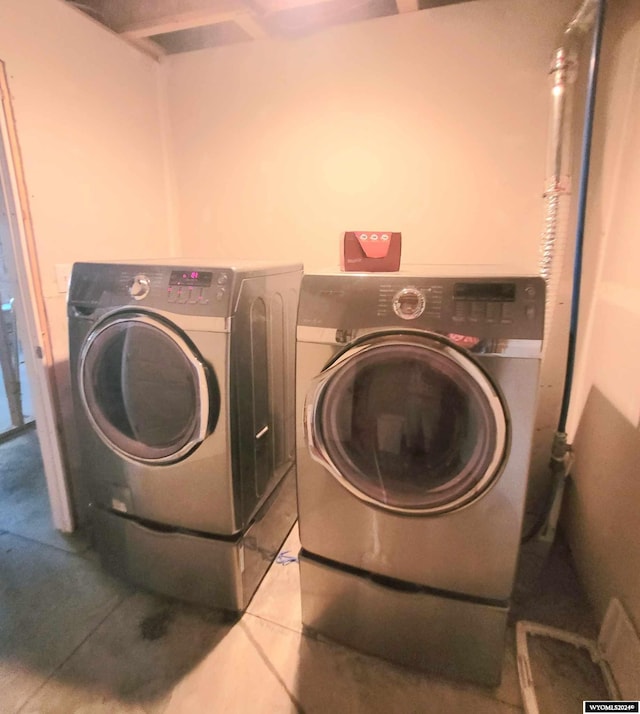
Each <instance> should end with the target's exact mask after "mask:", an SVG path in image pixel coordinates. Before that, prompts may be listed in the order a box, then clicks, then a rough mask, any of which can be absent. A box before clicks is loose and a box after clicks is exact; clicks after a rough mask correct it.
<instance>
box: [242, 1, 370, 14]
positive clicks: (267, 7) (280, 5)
mask: <svg viewBox="0 0 640 714" xmlns="http://www.w3.org/2000/svg"><path fill="white" fill-rule="evenodd" d="M332 1H333V0H252V2H251V4H252V5H254V6H255V7H256V8H258V9H259V10H262V12H264V13H271V12H281V11H282V10H294V9H296V8H299V7H306V6H307V5H322V4H323V3H327V2H332ZM361 4H364V3H361Z"/></svg>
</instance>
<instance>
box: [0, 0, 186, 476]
mask: <svg viewBox="0 0 640 714" xmlns="http://www.w3.org/2000/svg"><path fill="white" fill-rule="evenodd" d="M0 59H1V60H2V61H3V62H4V63H5V66H6V70H7V75H8V79H9V85H10V90H11V95H12V100H13V108H14V112H15V117H16V123H17V132H18V139H19V142H20V149H21V154H22V159H23V163H24V170H25V177H26V182H27V189H28V193H29V202H30V209H31V215H32V218H33V225H34V231H35V240H36V246H37V254H38V260H39V264H40V269H41V274H42V287H43V291H44V295H45V299H46V309H47V315H48V320H49V328H50V330H51V335H52V340H53V351H54V357H55V360H56V375H57V380H58V387H59V392H60V397H61V409H62V413H63V416H64V419H63V426H64V429H65V432H66V434H67V439H68V440H69V441H70V442H71V443H72V442H73V427H72V415H71V404H70V394H69V378H68V373H67V369H68V368H67V359H68V346H67V320H66V314H65V298H66V295H65V294H64V293H60V292H59V291H58V287H57V284H56V272H55V265H56V264H58V263H59V264H65V263H72V262H73V261H75V260H91V259H123V258H126V257H147V256H150V255H151V256H156V255H163V254H165V255H166V254H169V253H170V252H171V251H173V250H175V246H174V243H173V239H172V236H171V234H170V229H169V226H170V220H169V218H170V214H169V206H170V203H169V201H168V194H167V183H166V173H165V163H166V151H165V148H166V144H165V143H164V140H163V133H162V124H161V112H160V96H161V95H160V91H159V82H160V72H159V67H158V65H157V64H156V63H155V62H154V61H152V60H151V59H150V58H148V57H146V56H144V55H142V54H140V53H139V52H137V51H136V50H134V49H133V48H131V47H129V46H128V45H126V44H125V43H124V42H123V41H122V40H120V39H119V38H117V37H116V36H115V35H113V34H112V33H110V32H109V31H107V30H105V29H104V28H103V27H101V26H99V25H98V24H97V23H94V22H93V21H92V20H90V19H88V18H87V17H86V16H85V15H83V14H82V13H81V12H79V11H77V10H75V9H73V8H71V7H70V6H69V5H67V4H65V3H64V2H62V1H61V0H29V2H24V0H2V2H1V3H0ZM76 453H77V450H75V449H73V448H71V449H70V450H69V457H70V459H71V463H72V466H74V465H76V461H77V460H76Z"/></svg>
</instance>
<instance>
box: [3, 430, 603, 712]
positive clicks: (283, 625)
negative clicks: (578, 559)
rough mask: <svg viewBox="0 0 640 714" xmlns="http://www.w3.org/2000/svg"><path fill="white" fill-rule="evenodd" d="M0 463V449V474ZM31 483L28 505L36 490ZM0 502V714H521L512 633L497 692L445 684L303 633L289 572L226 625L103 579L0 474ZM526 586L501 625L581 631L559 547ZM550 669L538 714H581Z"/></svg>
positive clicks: (272, 573)
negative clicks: (520, 622)
mask: <svg viewBox="0 0 640 714" xmlns="http://www.w3.org/2000/svg"><path fill="white" fill-rule="evenodd" d="M23 438H25V437H20V439H23ZM2 448H3V447H2V446H0V450H1V449H2ZM5 457H6V453H5V452H2V451H0V463H2V464H5V463H6V458H5ZM32 466H33V472H34V473H35V474H37V473H38V471H37V469H38V466H37V463H36V464H35V465H32ZM34 473H32V474H30V476H31V481H30V483H31V486H30V488H31V489H32V490H33V492H34V499H36V501H37V500H38V499H41V498H42V494H41V493H40V495H38V490H40V491H42V489H43V488H44V481H43V477H42V474H41V472H40V473H39V478H36V477H35V476H34ZM25 478H27V479H28V478H29V475H27V476H25ZM9 483H10V484H11V487H9V486H7V484H9ZM38 486H39V489H38ZM3 488H4V491H3ZM9 491H11V492H12V493H13V501H12V504H13V505H12V506H10V507H9V506H8V505H7V503H8V501H9V500H10V494H9ZM16 493H20V494H21V495H20V497H19V498H18V497H16V495H15V494H16ZM0 503H4V506H2V507H0V714H107V713H108V714H120V713H122V714H125V713H126V714H220V713H226V712H228V713H229V714H255V713H259V714H261V713H262V712H265V713H268V714H280V713H282V714H288V713H289V712H291V713H294V712H295V713H304V714H316V713H317V714H325V713H331V714H333V713H334V712H349V714H360V713H361V714H378V713H380V714H382V713H384V714H388V713H389V712H403V714H404V713H413V712H415V713H416V714H418V713H420V714H423V713H429V712H433V713H434V714H439V713H441V712H442V713H445V712H446V713H451V712H452V713H453V714H458V713H459V714H463V712H464V713H466V712H474V713H476V714H512V713H513V712H522V711H523V708H522V701H521V698H520V691H519V685H518V679H517V672H516V653H515V644H514V636H513V628H512V627H511V628H510V629H509V638H508V642H507V652H506V656H505V662H504V669H503V678H502V683H501V685H500V686H499V687H498V688H496V689H487V688H483V687H478V686H474V685H470V684H460V683H455V682H451V681H446V680H443V679H439V678H436V677H431V676H428V675H425V674H421V673H416V672H412V671H409V670H406V669H403V668H400V667H397V666H395V665H392V664H389V663H387V662H385V661H383V660H381V659H377V658H374V657H369V656H366V655H362V654H359V653H357V652H354V651H352V650H349V649H347V648H344V647H342V646H340V645H337V644H334V643H332V642H329V641H326V640H324V639H322V638H312V637H309V636H308V635H307V634H305V633H303V632H302V627H301V624H300V602H299V577H298V569H297V564H296V563H295V562H293V563H289V564H286V565H285V564H279V563H275V564H274V565H273V566H272V568H271V569H270V570H269V572H268V573H267V575H266V577H265V579H264V580H263V582H262V585H261V587H260V589H259V590H258V592H257V593H256V595H255V597H254V599H253V600H252V602H251V603H250V605H249V608H248V610H247V612H246V613H245V614H244V616H243V617H242V618H241V619H240V620H239V621H238V622H236V623H235V624H229V623H228V622H226V621H225V620H224V619H223V618H222V617H221V616H220V615H219V614H218V613H216V612H215V611H211V610H206V609H202V608H197V607H193V606H189V605H184V604H181V603H177V602H175V601H170V600H167V599H164V598H160V597H156V596H153V595H151V594H148V593H144V592H141V591H138V590H135V589H133V588H131V587H129V586H127V585H126V584H124V583H121V582H118V581H115V580H113V579H112V578H110V577H109V576H107V575H106V574H104V573H103V572H102V571H101V569H100V567H99V564H98V562H97V559H96V557H95V554H94V553H93V551H91V550H90V549H89V550H87V544H86V541H85V540H83V539H82V537H76V536H73V537H71V538H63V537H62V536H59V534H56V533H55V532H53V531H51V532H49V531H50V529H51V526H50V524H47V521H46V518H44V521H43V520H42V519H43V514H42V509H41V508H40V507H38V508H35V509H34V508H33V504H31V505H29V499H28V498H27V496H26V491H25V489H24V488H18V487H17V485H16V474H15V472H14V473H13V475H12V476H10V477H7V476H6V473H5V470H4V468H3V470H2V472H1V473H0ZM20 508H23V509H26V510H25V511H24V513H23V515H24V514H25V513H26V514H27V515H28V517H24V518H23V517H22V516H21V515H20V514H19V513H18V511H19V510H20ZM45 515H46V514H45ZM38 518H40V521H41V522H39V523H38V522H37V520H38ZM298 543H299V541H298V533H297V528H294V529H293V530H292V532H291V534H290V536H289V538H288V539H287V542H286V543H285V545H284V546H283V550H288V551H289V553H292V554H295V553H296V552H297V548H298ZM528 577H529V579H530V581H531V582H530V583H528V584H526V583H525V584H524V585H523V584H521V586H520V589H519V590H518V591H517V593H516V603H515V606H514V618H515V617H517V618H523V617H527V618H528V619H536V620H538V621H543V622H546V623H547V624H553V625H556V626H565V627H567V629H574V631H575V629H576V628H578V629H579V630H580V631H581V634H587V635H592V634H593V633H594V631H595V624H594V622H593V620H592V619H591V614H590V611H589V608H588V607H587V606H586V604H585V602H584V600H583V598H582V594H581V591H580V589H579V586H578V585H577V582H576V580H575V576H574V574H573V571H572V570H571V566H570V559H569V557H568V554H567V552H566V550H565V549H563V547H562V546H561V544H560V545H559V546H558V548H556V549H555V551H554V554H553V555H552V558H551V559H550V561H549V562H548V563H547V565H546V567H545V569H544V571H543V573H542V575H541V577H537V574H534V575H532V574H531V572H529V574H528ZM542 654H543V655H544V654H545V653H544V652H543V653H542ZM564 658H565V655H558V654H557V653H555V654H552V655H551V659H550V660H549V662H550V664H547V665H545V666H546V670H545V668H544V667H542V668H541V670H540V672H541V677H542V681H543V682H544V681H546V680H545V677H546V679H548V680H549V681H551V680H553V686H554V694H553V696H550V697H547V701H545V706H549V708H548V710H547V709H545V710H544V711H545V712H547V711H548V712H549V714H555V711H557V712H558V714H560V713H561V714H568V713H569V712H572V711H576V712H577V711H581V710H582V705H581V700H582V698H583V697H582V694H583V693H584V692H585V691H586V689H585V687H587V688H588V687H590V686H591V685H592V684H593V682H592V675H591V674H590V673H589V671H588V670H587V669H585V668H584V667H582V668H580V667H579V668H578V674H577V675H576V669H575V667H573V666H569V665H568V664H566V663H565V659H564ZM563 663H564V664H563ZM565 665H566V666H565ZM590 691H591V690H590ZM549 702H550V704H549ZM554 702H561V705H560V706H561V708H557V709H555V710H554V709H553V706H554Z"/></svg>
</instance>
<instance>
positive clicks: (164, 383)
mask: <svg viewBox="0 0 640 714" xmlns="http://www.w3.org/2000/svg"><path fill="white" fill-rule="evenodd" d="M79 378H80V393H81V395H82V399H83V402H84V406H85V408H86V411H87V414H88V416H89V419H90V420H91V422H92V424H93V426H94V428H95V430H96V432H97V433H98V436H100V438H101V439H102V440H103V441H104V442H105V443H106V444H108V445H109V446H111V447H112V448H113V449H115V450H116V451H118V452H119V453H121V454H124V455H125V456H128V457H131V458H133V459H136V460H139V461H143V462H154V463H158V462H160V463H162V462H173V461H177V460H179V459H181V458H183V457H184V456H185V455H186V454H188V453H189V452H190V451H192V450H193V449H194V448H195V447H196V446H197V445H198V444H199V443H200V441H202V439H204V437H205V436H206V435H207V433H208V430H209V427H210V428H213V426H215V422H216V420H217V415H218V410H219V397H218V390H217V385H216V384H215V380H214V379H213V377H212V376H211V377H209V375H208V373H207V368H206V367H205V363H204V360H203V359H202V358H201V357H200V355H199V354H198V353H197V352H196V350H195V348H194V347H193V346H191V345H190V344H188V343H187V341H186V340H185V339H184V338H183V337H182V336H181V335H180V333H179V332H178V331H177V330H176V329H174V328H172V327H171V326H170V325H168V324H166V323H165V322H164V321H161V320H158V319H156V318H154V317H151V316H149V315H142V314H128V315H120V316H114V317H111V318H109V319H107V320H106V321H104V322H102V323H100V324H98V325H97V327H96V328H95V329H94V330H93V331H92V332H91V333H90V334H89V335H88V337H87V339H86V341H85V343H84V346H83V349H82V351H81V356H80V374H79ZM210 412H211V414H210ZM210 417H211V418H210Z"/></svg>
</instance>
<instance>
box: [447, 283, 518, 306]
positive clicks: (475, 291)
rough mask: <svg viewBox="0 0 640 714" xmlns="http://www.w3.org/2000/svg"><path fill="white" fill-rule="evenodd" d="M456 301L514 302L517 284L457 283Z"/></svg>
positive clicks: (455, 287)
mask: <svg viewBox="0 0 640 714" xmlns="http://www.w3.org/2000/svg"><path fill="white" fill-rule="evenodd" d="M453 298H454V300H480V301H482V300H485V301H492V302H493V301H496V302H514V301H515V299H516V286H515V283H456V284H455V285H454V287H453Z"/></svg>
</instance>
